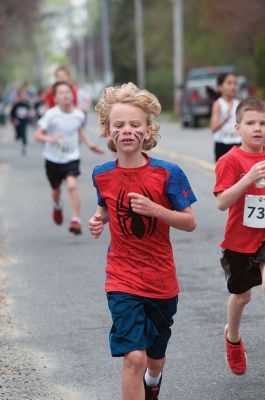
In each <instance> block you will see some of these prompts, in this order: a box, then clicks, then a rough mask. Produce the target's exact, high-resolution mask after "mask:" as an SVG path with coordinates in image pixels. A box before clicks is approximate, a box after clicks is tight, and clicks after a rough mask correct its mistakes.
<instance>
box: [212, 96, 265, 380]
mask: <svg viewBox="0 0 265 400" xmlns="http://www.w3.org/2000/svg"><path fill="white" fill-rule="evenodd" d="M236 120H237V123H236V125H235V129H236V131H237V132H238V133H239V134H240V135H241V138H242V145H241V146H240V147H233V148H232V149H231V150H230V151H229V152H228V153H226V154H225V155H224V156H222V157H221V158H220V159H219V160H218V162H217V165H216V184H215V187H214V194H215V196H216V201H217V207H218V208H219V209H220V210H222V211H224V210H227V209H229V215H228V221H227V224H226V229H225V237H224V240H223V241H222V243H221V247H222V248H223V256H222V258H221V264H222V267H223V269H224V271H225V273H226V275H227V287H228V290H229V292H230V297H229V300H228V306H227V325H226V327H225V341H226V351H227V362H228V365H229V367H230V368H231V370H232V372H233V373H235V374H237V375H242V374H244V372H245V371H246V368H247V358H246V350H245V348H244V346H243V342H242V338H241V336H240V332H239V327H240V321H241V317H242V314H243V310H244V307H245V305H246V304H247V303H248V302H249V301H250V298H251V288H252V287H254V286H257V285H261V284H262V288H263V291H264V292H265V268H264V263H265V181H264V179H265V148H264V142H265V103H264V101H261V100H259V99H256V98H248V99H245V100H243V101H242V102H241V103H240V104H239V105H238V107H237V110H236Z"/></svg>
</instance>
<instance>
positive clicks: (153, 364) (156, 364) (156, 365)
mask: <svg viewBox="0 0 265 400" xmlns="http://www.w3.org/2000/svg"><path fill="white" fill-rule="evenodd" d="M165 362H166V357H163V358H160V359H159V360H154V359H152V358H148V362H147V365H148V368H149V369H150V370H158V371H160V370H162V369H163V367H164V365H165Z"/></svg>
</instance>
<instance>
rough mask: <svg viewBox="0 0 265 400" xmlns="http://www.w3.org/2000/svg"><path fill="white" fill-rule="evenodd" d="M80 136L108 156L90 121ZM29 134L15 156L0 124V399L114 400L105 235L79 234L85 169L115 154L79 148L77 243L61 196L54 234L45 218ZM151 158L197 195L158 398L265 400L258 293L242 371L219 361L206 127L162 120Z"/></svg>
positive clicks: (221, 301)
mask: <svg viewBox="0 0 265 400" xmlns="http://www.w3.org/2000/svg"><path fill="white" fill-rule="evenodd" d="M87 132H88V133H89V134H91V138H92V139H93V140H94V141H96V142H97V143H99V144H100V145H101V146H102V147H104V148H105V144H104V141H102V140H100V139H99V138H98V134H99V129H98V127H97V123H96V119H95V116H94V115H92V114H91V115H89V119H88V125H87ZM29 136H30V137H29V139H30V143H29V149H28V153H27V155H26V156H22V155H21V154H20V148H19V144H18V143H16V142H14V140H13V132H12V130H11V129H10V127H9V126H6V127H1V128H0V230H1V232H0V318H1V324H0V345H1V359H0V399H1V400H31V399H32V400H44V399H49V400H68V399H69V400H103V399H104V400H121V395H120V372H121V367H122V360H121V359H113V358H111V356H110V352H109V348H108V331H109V328H110V323H111V322H110V316H109V311H108V309H107V303H106V299H105V294H104V289H103V288H104V279H105V274H104V268H105V254H106V251H107V246H108V241H109V234H108V229H105V231H104V234H103V235H102V237H101V238H100V239H98V240H97V241H95V240H92V238H91V237H90V236H89V234H88V232H87V230H86V223H87V220H88V218H89V216H90V215H92V214H93V212H94V209H95V207H96V194H95V191H94V189H93V187H92V183H91V179H90V175H91V171H92V168H93V166H94V165H96V164H100V163H103V162H105V161H106V160H108V159H110V158H111V157H112V156H111V155H110V154H109V152H108V150H106V154H105V155H104V156H96V155H94V154H93V153H91V152H89V151H88V150H87V149H86V148H84V146H82V175H81V177H80V178H79V189H80V194H81V200H82V220H83V230H84V234H83V235H82V236H80V237H74V236H72V235H71V234H70V233H69V232H68V231H67V224H68V221H69V218H70V207H69V201H68V197H67V195H66V191H65V188H64V193H63V200H64V210H65V223H64V225H63V226H61V227H57V226H55V225H54V224H53V222H52V220H51V200H50V192H49V186H48V183H47V181H46V177H45V175H44V169H43V160H42V157H41V148H42V147H41V145H40V144H38V143H35V142H34V141H33V139H32V136H33V131H31V132H30V135H29ZM156 154H157V155H156V157H158V158H159V157H160V158H167V159H169V160H171V161H172V160H173V161H175V162H177V163H179V165H180V166H182V167H183V169H184V170H185V172H186V173H187V175H188V177H189V180H190V182H191V184H192V186H193V189H194V192H195V194H196V196H197V198H198V202H197V203H196V204H195V205H194V211H195V214H196V217H197V222H198V228H197V230H196V231H195V232H193V233H183V232H178V231H172V234H171V238H172V244H173V248H174V255H175V260H176V264H177V273H178V277H179V282H180V288H181V294H180V300H179V308H178V313H177V315H176V317H175V324H174V326H173V333H172V338H171V341H170V344H169V347H168V353H167V365H166V368H165V373H164V378H163V386H162V389H161V395H160V399H161V400H163V399H164V400H165V399H170V400H175V399H176V400H177V399H181V400H232V399H236V400H264V399H265V394H264V371H265V357H264V355H265V350H264V346H263V344H264V297H263V295H262V293H261V290H260V288H256V289H255V290H253V301H252V303H251V304H250V305H248V307H247V309H246V312H245V315H244V319H243V322H242V335H243V338H244V343H245V346H246V348H247V353H248V362H249V368H248V371H247V373H246V374H245V375H244V376H241V377H238V376H235V375H233V374H232V373H231V372H230V371H229V370H228V368H227V366H226V362H225V353H224V340H223V328H224V325H225V321H226V316H225V314H226V300H227V296H228V294H227V291H226V286H225V281H224V277H223V274H222V272H221V270H220V267H219V257H220V250H219V247H218V243H219V242H220V240H221V239H222V234H223V228H224V224H225V217H226V215H225V213H221V212H219V211H218V210H217V209H216V207H215V202H214V198H213V196H212V188H213V184H214V174H213V172H212V169H213V164H212V161H213V154H212V142H211V137H210V134H209V131H208V130H207V129H203V128H201V129H197V130H190V129H185V130H182V129H180V128H179V127H178V125H176V124H173V123H169V122H163V121H162V122H161V140H160V143H159V146H158V149H157V150H156ZM158 154H159V155H158ZM187 156H189V157H187ZM198 159H200V160H203V161H204V162H206V163H200V162H199V163H198V162H197V161H196V160H198ZM136 400H137V399H136Z"/></svg>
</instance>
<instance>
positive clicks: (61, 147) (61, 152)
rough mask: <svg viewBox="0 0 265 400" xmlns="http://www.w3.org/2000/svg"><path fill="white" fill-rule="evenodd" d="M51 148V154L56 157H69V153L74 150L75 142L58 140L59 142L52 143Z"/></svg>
mask: <svg viewBox="0 0 265 400" xmlns="http://www.w3.org/2000/svg"><path fill="white" fill-rule="evenodd" d="M52 150H53V154H55V155H56V156H57V157H63V158H68V157H70V158H71V155H72V154H73V153H74V151H75V143H73V142H71V141H60V142H59V143H54V145H53V147H52Z"/></svg>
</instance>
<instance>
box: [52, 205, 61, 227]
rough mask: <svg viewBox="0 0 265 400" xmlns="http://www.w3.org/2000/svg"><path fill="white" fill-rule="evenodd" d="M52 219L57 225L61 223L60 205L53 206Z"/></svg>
mask: <svg viewBox="0 0 265 400" xmlns="http://www.w3.org/2000/svg"><path fill="white" fill-rule="evenodd" d="M52 217H53V221H54V222H55V223H56V224H57V225H62V223H63V210H62V208H61V207H59V206H56V207H54V208H53V214H52Z"/></svg>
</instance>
